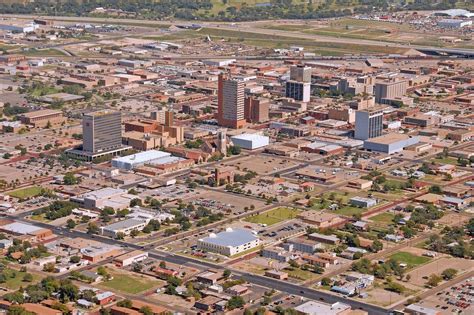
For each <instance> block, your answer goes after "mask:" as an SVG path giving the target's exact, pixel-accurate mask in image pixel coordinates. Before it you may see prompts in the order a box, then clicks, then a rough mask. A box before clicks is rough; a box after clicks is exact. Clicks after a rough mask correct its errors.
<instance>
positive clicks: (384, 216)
mask: <svg viewBox="0 0 474 315" xmlns="http://www.w3.org/2000/svg"><path fill="white" fill-rule="evenodd" d="M394 217H395V215H393V214H392V213H389V212H384V213H380V214H377V215H375V216H373V217H371V218H370V220H372V221H374V222H377V223H381V224H384V225H388V224H391V223H393V218H394Z"/></svg>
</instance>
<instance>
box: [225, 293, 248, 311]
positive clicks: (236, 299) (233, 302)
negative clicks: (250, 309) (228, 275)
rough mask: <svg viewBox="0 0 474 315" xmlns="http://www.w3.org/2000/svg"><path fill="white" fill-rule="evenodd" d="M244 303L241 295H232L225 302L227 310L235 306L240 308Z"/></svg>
mask: <svg viewBox="0 0 474 315" xmlns="http://www.w3.org/2000/svg"><path fill="white" fill-rule="evenodd" d="M244 305H245V301H244V299H243V298H242V297H241V296H233V297H231V298H230V300H229V301H228V302H227V308H228V309H229V310H233V309H236V308H241V307H243V306H244Z"/></svg>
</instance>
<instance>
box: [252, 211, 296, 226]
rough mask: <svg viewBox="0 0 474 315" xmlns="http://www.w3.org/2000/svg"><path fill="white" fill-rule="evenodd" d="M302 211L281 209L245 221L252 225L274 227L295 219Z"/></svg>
mask: <svg viewBox="0 0 474 315" xmlns="http://www.w3.org/2000/svg"><path fill="white" fill-rule="evenodd" d="M299 212H300V211H299V210H297V209H292V208H285V207H279V208H275V209H272V210H270V211H267V212H264V213H260V214H258V215H254V216H251V217H248V218H246V219H245V221H247V222H250V223H258V224H266V225H272V224H275V223H279V222H281V221H284V220H288V219H293V218H295V217H296V215H297V214H298V213H299Z"/></svg>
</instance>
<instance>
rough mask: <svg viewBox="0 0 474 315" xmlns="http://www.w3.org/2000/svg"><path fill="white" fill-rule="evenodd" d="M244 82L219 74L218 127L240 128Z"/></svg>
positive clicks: (243, 119) (241, 123) (242, 118)
mask: <svg viewBox="0 0 474 315" xmlns="http://www.w3.org/2000/svg"><path fill="white" fill-rule="evenodd" d="M244 87H245V86H244V82H243V81H241V80H236V79H232V78H231V77H230V76H229V74H220V75H219V83H218V100H217V106H218V110H217V121H218V123H219V125H220V126H223V127H228V128H234V129H238V128H242V127H244V126H245V117H244Z"/></svg>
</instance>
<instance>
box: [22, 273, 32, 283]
mask: <svg viewBox="0 0 474 315" xmlns="http://www.w3.org/2000/svg"><path fill="white" fill-rule="evenodd" d="M23 281H24V282H33V275H32V274H31V273H25V275H24V276H23Z"/></svg>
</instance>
